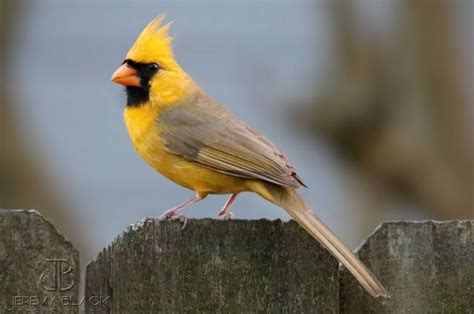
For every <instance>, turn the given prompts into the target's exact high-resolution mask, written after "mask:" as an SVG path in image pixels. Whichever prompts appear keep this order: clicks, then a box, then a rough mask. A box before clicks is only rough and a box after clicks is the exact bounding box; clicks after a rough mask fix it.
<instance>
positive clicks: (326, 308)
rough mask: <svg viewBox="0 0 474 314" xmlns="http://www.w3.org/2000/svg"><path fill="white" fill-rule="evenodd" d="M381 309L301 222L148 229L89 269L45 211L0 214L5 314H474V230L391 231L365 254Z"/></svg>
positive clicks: (377, 235)
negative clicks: (384, 292) (380, 288)
mask: <svg viewBox="0 0 474 314" xmlns="http://www.w3.org/2000/svg"><path fill="white" fill-rule="evenodd" d="M358 254H359V256H360V258H361V260H362V261H364V262H365V263H366V264H367V266H368V267H369V268H370V269H371V270H372V271H373V272H374V274H375V275H377V277H378V278H379V279H380V281H381V282H382V283H383V284H384V285H385V286H386V288H387V289H388V290H389V291H390V292H391V293H392V298H391V299H387V300H383V299H374V298H372V297H370V295H368V293H367V292H365V291H364V289H363V288H361V287H360V285H359V284H358V283H357V282H356V281H355V280H354V278H353V277H352V276H351V275H350V274H349V273H348V272H347V271H346V270H345V269H343V268H339V265H338V263H337V261H336V260H335V259H334V258H333V257H332V256H331V255H330V254H329V253H328V252H327V251H326V250H325V249H323V248H322V247H321V246H319V245H318V244H317V243H316V242H315V241H314V240H313V239H312V238H310V237H309V236H308V235H307V234H306V233H305V232H304V231H303V230H302V229H301V228H300V227H299V226H298V225H297V224H296V223H294V222H282V221H280V220H276V221H268V220H250V221H248V220H234V221H217V220H210V219H199V220H194V219H192V220H189V221H188V224H187V226H186V228H185V229H184V230H181V224H180V223H179V222H162V221H148V222H145V223H141V224H137V225H134V226H133V227H131V228H129V229H128V230H127V231H125V232H124V233H123V234H122V235H120V236H119V237H118V238H117V239H116V240H115V241H114V242H113V243H112V244H111V245H109V246H108V247H107V248H104V249H103V251H102V252H100V253H99V254H98V256H97V257H96V259H95V260H93V261H91V262H90V263H89V264H88V265H87V269H86V282H85V293H84V295H85V296H84V297H81V298H80V297H79V278H80V275H79V274H80V272H79V253H78V251H77V250H76V249H75V248H74V247H73V245H72V244H71V243H70V242H68V241H67V240H65V239H64V237H63V236H62V235H61V234H59V233H58V232H57V230H56V229H55V228H54V226H53V225H52V224H51V223H50V222H48V221H47V220H46V219H44V218H43V217H42V216H41V215H40V214H39V213H38V212H36V211H28V210H0V312H1V313H4V312H9V311H10V312H22V313H23V312H28V311H34V312H52V311H57V312H60V313H77V312H84V311H85V312H88V313H158V312H160V313H191V312H193V313H196V312H197V313H200V312H203V313H257V312H258V313H261V312H263V313H474V221H471V220H464V221H446V222H435V221H423V222H386V223H383V224H382V225H381V226H380V227H379V228H377V230H375V232H374V233H373V234H372V235H371V236H369V238H368V239H367V241H366V242H365V243H364V244H363V245H362V247H361V248H360V249H359V251H358Z"/></svg>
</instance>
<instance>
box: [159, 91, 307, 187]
mask: <svg viewBox="0 0 474 314" xmlns="http://www.w3.org/2000/svg"><path fill="white" fill-rule="evenodd" d="M158 123H159V124H160V130H161V135H162V138H163V139H164V143H165V148H166V149H167V151H168V152H170V153H172V154H176V155H179V156H181V157H183V158H185V159H187V160H190V161H193V162H197V163H199V164H201V165H202V166H204V167H207V168H210V169H213V170H215V171H218V172H221V173H225V174H228V175H233V176H238V177H244V178H250V179H261V180H265V181H268V182H272V183H275V184H278V185H282V186H289V187H295V188H297V187H300V186H302V185H303V186H304V183H303V182H302V181H301V179H300V178H299V177H298V175H297V174H296V172H295V169H294V167H293V166H292V165H291V164H290V162H289V161H288V159H287V158H286V157H285V156H284V154H283V153H282V152H281V151H280V150H279V149H278V148H277V147H276V146H275V145H274V144H272V143H271V142H270V141H269V140H268V139H267V138H265V137H264V136H263V135H261V134H260V133H258V132H257V131H255V130H254V129H252V128H251V127H249V126H248V125H247V124H245V123H244V122H243V121H241V120H240V119H239V118H237V117H236V116H235V115H233V114H232V113H231V112H229V111H228V110H227V109H225V108H224V107H223V106H222V105H220V104H219V103H217V102H215V101H213V100H212V99H210V98H208V97H207V96H205V95H199V96H196V97H194V98H192V99H188V100H187V101H185V102H183V103H180V104H177V105H175V106H171V107H169V108H167V109H165V110H163V111H162V112H161V113H160V115H159V121H158Z"/></svg>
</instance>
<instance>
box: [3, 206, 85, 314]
mask: <svg viewBox="0 0 474 314" xmlns="http://www.w3.org/2000/svg"><path fill="white" fill-rule="evenodd" d="M78 280H79V253H78V251H77V250H76V249H75V248H74V247H73V245H72V244H71V243H70V242H69V241H67V240H65V239H64V237H63V236H62V235H61V234H60V233H58V231H57V230H56V229H55V228H54V226H53V225H52V224H51V223H50V222H49V221H47V220H46V219H44V218H43V217H42V216H41V215H40V214H39V213H38V212H36V211H34V210H5V209H0V313H8V312H15V313H26V312H28V313H30V312H31V313H33V312H34V313H37V312H51V311H53V310H54V311H57V312H60V313H77V310H78V308H77V306H75V305H73V303H77V302H78V289H79V286H78V284H77V283H78Z"/></svg>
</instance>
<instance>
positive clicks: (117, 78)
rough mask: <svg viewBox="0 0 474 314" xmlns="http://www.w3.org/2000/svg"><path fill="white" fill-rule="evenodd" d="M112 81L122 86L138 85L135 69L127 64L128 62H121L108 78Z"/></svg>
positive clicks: (138, 79) (138, 80) (138, 78)
mask: <svg viewBox="0 0 474 314" xmlns="http://www.w3.org/2000/svg"><path fill="white" fill-rule="evenodd" d="M110 79H111V80H112V82H114V83H117V84H121V85H124V86H137V87H140V77H139V76H138V75H137V71H136V70H135V69H132V68H131V67H129V66H128V64H126V63H124V64H122V65H121V66H120V67H119V68H118V69H117V70H116V71H115V72H114V74H112V77H111V78H110Z"/></svg>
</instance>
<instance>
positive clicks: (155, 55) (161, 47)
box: [126, 15, 174, 63]
mask: <svg viewBox="0 0 474 314" xmlns="http://www.w3.org/2000/svg"><path fill="white" fill-rule="evenodd" d="M164 19H165V15H160V16H158V17H157V18H155V19H154V20H153V21H151V22H150V23H149V24H148V26H147V27H145V29H144V30H143V31H142V32H141V34H140V35H139V36H138V38H137V40H136V41H135V44H133V46H132V48H131V49H130V50H129V52H128V54H127V57H126V58H127V59H131V60H134V61H136V62H158V63H167V61H174V57H173V50H172V46H171V45H172V41H173V38H172V37H171V36H170V35H169V29H170V27H171V23H168V24H165V25H162V24H163V20H164Z"/></svg>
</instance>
